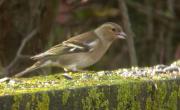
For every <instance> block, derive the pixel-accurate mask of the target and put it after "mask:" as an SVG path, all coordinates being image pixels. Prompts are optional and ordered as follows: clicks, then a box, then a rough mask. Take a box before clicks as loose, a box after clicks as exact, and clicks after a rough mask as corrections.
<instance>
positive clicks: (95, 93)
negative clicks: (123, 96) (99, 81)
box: [82, 88, 109, 110]
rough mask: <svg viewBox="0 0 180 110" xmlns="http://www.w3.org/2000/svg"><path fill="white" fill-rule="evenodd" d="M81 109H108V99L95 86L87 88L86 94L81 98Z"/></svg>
mask: <svg viewBox="0 0 180 110" xmlns="http://www.w3.org/2000/svg"><path fill="white" fill-rule="evenodd" d="M82 106H83V110H108V108H109V101H108V99H107V98H106V96H105V95H104V93H103V92H102V91H100V90H99V89H97V88H92V89H89V91H88V96H87V97H85V98H83V99H82Z"/></svg>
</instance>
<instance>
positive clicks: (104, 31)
mask: <svg viewBox="0 0 180 110" xmlns="http://www.w3.org/2000/svg"><path fill="white" fill-rule="evenodd" d="M95 31H96V33H98V35H100V36H102V37H104V38H105V39H107V40H114V39H117V38H119V39H126V34H125V33H124V31H123V29H122V27H121V26H120V25H118V24H116V23H112V22H107V23H104V24H102V25H101V26H99V27H98V28H97V29H96V30H95Z"/></svg>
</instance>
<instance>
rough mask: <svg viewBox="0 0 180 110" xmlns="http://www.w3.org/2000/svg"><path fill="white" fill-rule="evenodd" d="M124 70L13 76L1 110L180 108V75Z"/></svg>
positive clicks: (0, 94) (2, 87) (0, 95)
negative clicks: (138, 74) (127, 73)
mask: <svg viewBox="0 0 180 110" xmlns="http://www.w3.org/2000/svg"><path fill="white" fill-rule="evenodd" d="M124 70H125V71H129V69H123V70H122V69H120V70H115V71H101V72H86V73H69V74H71V75H72V77H73V80H67V79H65V78H64V77H63V76H62V74H56V75H49V76H36V77H32V78H18V79H13V80H11V81H10V82H8V83H7V82H4V83H1V84H0V110H180V89H179V88H180V87H179V85H180V77H179V76H176V77H175V76H174V75H173V76H172V75H167V74H161V75H154V76H146V77H131V76H130V77H124V76H122V75H120V71H124ZM178 74H179V73H177V75H178Z"/></svg>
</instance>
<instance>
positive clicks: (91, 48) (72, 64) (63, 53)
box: [14, 22, 126, 77]
mask: <svg viewBox="0 0 180 110" xmlns="http://www.w3.org/2000/svg"><path fill="white" fill-rule="evenodd" d="M125 37H126V34H125V33H124V32H123V30H122V28H121V26H120V25H118V24H116V23H113V22H107V23H104V24H102V25H101V26H99V27H98V28H96V29H95V30H92V31H89V32H86V33H83V34H80V35H77V36H74V37H72V38H70V39H68V40H67V41H64V42H62V43H60V44H58V45H55V46H53V47H51V48H50V49H49V50H47V51H45V52H43V53H40V54H38V55H35V56H33V57H31V58H32V59H33V60H37V62H36V63H35V64H33V65H32V66H31V67H29V68H27V69H25V70H24V71H22V72H20V73H17V74H16V75H15V76H14V77H20V76H22V75H24V74H26V73H27V72H31V71H33V70H35V69H38V68H42V67H46V66H57V67H61V68H64V70H65V71H68V70H70V71H79V70H82V69H84V68H86V67H88V66H91V65H93V64H95V63H96V62H97V61H99V60H100V59H101V58H102V56H103V55H104V54H105V52H106V51H107V50H108V48H109V47H110V45H111V44H112V43H113V41H114V40H116V39H118V38H120V39H125Z"/></svg>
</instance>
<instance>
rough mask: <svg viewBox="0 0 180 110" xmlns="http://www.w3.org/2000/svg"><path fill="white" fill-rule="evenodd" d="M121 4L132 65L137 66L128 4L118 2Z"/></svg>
mask: <svg viewBox="0 0 180 110" xmlns="http://www.w3.org/2000/svg"><path fill="white" fill-rule="evenodd" d="M118 2H119V8H120V11H121V13H122V23H123V26H124V29H125V32H126V33H127V36H128V37H127V41H128V47H129V54H130V59H131V65H132V66H136V65H137V57H136V51H135V47H134V40H133V37H134V33H133V31H132V29H131V23H130V20H129V16H128V10H127V7H126V3H125V1H124V0H118Z"/></svg>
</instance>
